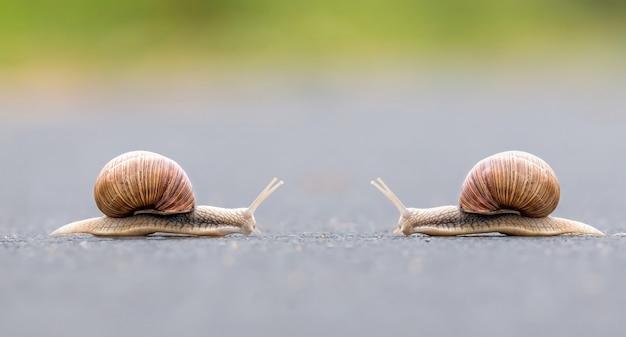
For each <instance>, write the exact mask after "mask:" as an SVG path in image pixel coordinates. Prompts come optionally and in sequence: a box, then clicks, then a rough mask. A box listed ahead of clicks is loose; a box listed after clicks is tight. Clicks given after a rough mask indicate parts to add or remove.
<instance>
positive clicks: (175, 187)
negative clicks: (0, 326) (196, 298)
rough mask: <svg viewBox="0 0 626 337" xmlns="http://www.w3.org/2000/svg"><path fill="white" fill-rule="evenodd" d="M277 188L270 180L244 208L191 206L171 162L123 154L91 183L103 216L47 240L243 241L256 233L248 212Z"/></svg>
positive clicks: (185, 183) (183, 177) (182, 177)
mask: <svg viewBox="0 0 626 337" xmlns="http://www.w3.org/2000/svg"><path fill="white" fill-rule="evenodd" d="M282 184H283V182H282V181H278V182H277V179H276V178H274V179H272V181H271V182H270V183H269V184H268V185H267V186H266V187H265V189H264V190H263V191H262V192H261V194H259V196H258V197H257V198H256V199H255V200H254V201H253V202H252V204H251V205H250V206H249V207H248V208H221V207H214V206H196V202H195V198H194V194H193V190H192V188H191V182H190V181H189V178H188V177H187V174H186V173H185V171H183V169H182V168H181V167H180V166H179V165H178V164H177V163H176V162H175V161H173V160H171V159H169V158H167V157H165V156H162V155H159V154H156V153H153V152H147V151H133V152H128V153H124V154H122V155H120V156H118V157H116V158H113V159H112V160H111V161H110V162H109V163H107V164H106V165H105V166H104V168H103V169H102V171H101V172H100V174H99V175H98V178H97V179H96V184H95V187H94V198H95V201H96V204H97V206H98V208H99V209H100V210H101V211H102V213H104V214H105V216H103V217H100V218H92V219H86V220H81V221H76V222H73V223H70V224H68V225H65V226H63V227H61V228H59V229H57V230H55V231H54V232H52V233H51V234H50V235H59V234H77V233H85V234H93V235H97V236H132V235H149V234H153V233H171V234H186V235H205V236H224V235H228V234H233V233H241V234H246V235H247V234H250V233H253V232H257V231H258V230H257V228H256V221H255V219H254V211H255V210H256V209H257V207H259V205H260V204H261V203H262V202H263V200H265V199H266V198H267V197H268V196H269V195H270V194H272V192H274V191H275V190H276V189H277V188H278V187H279V186H280V185H282Z"/></svg>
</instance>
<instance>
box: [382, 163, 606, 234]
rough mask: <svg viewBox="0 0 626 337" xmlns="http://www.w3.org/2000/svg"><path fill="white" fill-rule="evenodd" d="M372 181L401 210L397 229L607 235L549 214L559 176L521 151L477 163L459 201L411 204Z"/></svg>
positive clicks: (557, 194) (406, 231)
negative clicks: (428, 205) (423, 205)
mask: <svg viewBox="0 0 626 337" xmlns="http://www.w3.org/2000/svg"><path fill="white" fill-rule="evenodd" d="M371 183H372V185H374V187H376V188H377V189H378V190H380V191H381V192H382V193H383V194H384V195H385V196H386V197H387V198H388V199H389V200H391V202H392V203H393V204H394V205H395V206H396V207H397V208H398V210H399V211H400V214H401V215H400V220H399V222H398V228H397V229H396V230H395V231H394V233H396V234H400V233H403V234H404V235H411V234H414V233H421V234H427V235H467V234H482V233H501V234H506V235H524V236H549V235H561V234H590V235H599V236H602V235H604V234H603V233H602V232H601V231H599V230H597V229H596V228H594V227H592V226H590V225H587V224H584V223H582V222H578V221H574V220H568V219H563V218H556V217H552V216H550V213H551V212H552V211H553V210H554V209H555V208H556V206H557V204H558V202H559V197H560V186H559V182H558V180H557V178H556V175H555V174H554V171H553V170H552V168H550V166H549V165H548V164H547V163H546V162H545V161H543V160H542V159H541V158H539V157H537V156H534V155H532V154H530V153H526V152H522V151H507V152H501V153H497V154H495V155H492V156H489V157H487V158H485V159H483V160H481V161H480V162H478V163H477V164H476V165H475V166H474V167H473V168H472V170H471V171H470V172H469V173H468V175H467V177H466V178H465V182H464V183H463V186H462V188H461V195H460V198H459V205H458V206H442V207H434V208H424V209H420V208H407V207H405V206H404V204H402V202H401V201H400V199H398V197H397V196H396V195H395V194H394V193H393V192H392V191H391V189H390V188H389V187H388V186H387V185H386V184H385V183H384V182H383V180H382V179H380V178H378V179H377V180H376V181H373V180H372V181H371Z"/></svg>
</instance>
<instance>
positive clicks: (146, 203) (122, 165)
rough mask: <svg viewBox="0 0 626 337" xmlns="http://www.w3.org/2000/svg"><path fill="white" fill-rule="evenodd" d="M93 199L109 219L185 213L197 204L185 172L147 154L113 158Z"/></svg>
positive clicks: (155, 156) (137, 153) (168, 161)
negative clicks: (138, 214)
mask: <svg viewBox="0 0 626 337" xmlns="http://www.w3.org/2000/svg"><path fill="white" fill-rule="evenodd" d="M94 198H95V200H96V205H97V206H98V208H99V209H100V210H101V211H102V213H104V214H105V215H107V216H109V217H114V218H121V217H126V216H130V215H133V214H136V213H157V214H174V213H186V212H189V211H191V210H193V209H194V208H195V205H196V202H195V198H194V195H193V189H192V188H191V182H190V181H189V178H188V177H187V174H186V173H185V171H184V170H183V169H182V168H181V167H180V166H179V165H178V164H177V163H176V162H175V161H173V160H171V159H169V158H167V157H165V156H162V155H160V154H157V153H153V152H148V151H132V152H127V153H124V154H122V155H120V156H117V157H115V158H113V159H112V160H111V161H110V162H108V163H107V164H106V165H105V166H104V168H102V171H100V174H99V175H98V178H97V179H96V185H95V187H94Z"/></svg>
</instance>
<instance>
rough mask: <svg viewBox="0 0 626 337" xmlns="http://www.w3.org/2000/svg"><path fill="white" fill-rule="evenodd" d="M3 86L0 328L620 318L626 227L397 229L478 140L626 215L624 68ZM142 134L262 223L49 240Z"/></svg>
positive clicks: (172, 328) (208, 196) (610, 321)
mask: <svg viewBox="0 0 626 337" xmlns="http://www.w3.org/2000/svg"><path fill="white" fill-rule="evenodd" d="M2 89H3V90H2V91H1V92H0V121H1V125H0V154H1V155H2V158H3V160H2V166H1V167H0V173H1V174H2V176H3V177H4V178H5V179H4V180H5V181H4V183H3V184H2V186H0V335H2V336H44V335H46V336H69V335H76V336H112V335H118V336H122V335H126V336H131V335H132V336H136V335H152V336H167V335H174V334H176V335H179V334H180V335H182V334H186V335H204V336H205V335H209V336H225V335H248V334H254V335H262V336H278V335H303V336H307V335H308V336H313V335H323V336H326V335H346V336H374V335H383V334H385V335H400V334H410V335H424V336H427V335H450V334H457V335H476V336H478V335H480V336H502V335H537V334H541V335H569V336H589V335H598V336H599V335H604V336H608V335H623V330H624V328H623V316H624V308H625V307H624V303H626V290H625V289H626V288H625V287H624V286H623V285H624V282H625V281H626V268H624V267H625V266H626V241H625V240H626V237H619V236H612V235H609V236H606V237H602V238H596V237H554V238H518V237H505V236H497V235H487V236H478V237H457V238H439V237H434V238H429V237H426V236H411V237H402V236H394V235H392V234H391V231H392V230H393V229H394V228H395V223H396V221H397V219H398V216H399V215H398V214H397V210H396V209H395V207H394V206H393V205H392V204H391V203H390V202H389V201H388V200H386V199H385V198H384V197H383V196H382V195H381V194H380V193H379V192H378V191H377V190H376V189H374V188H373V187H372V186H371V185H370V184H369V181H370V180H371V179H372V178H375V177H378V176H380V177H382V178H384V179H385V181H386V182H387V183H388V184H389V185H390V187H391V188H392V189H393V190H394V191H395V192H396V194H397V195H398V196H399V197H400V198H401V199H402V201H403V202H404V203H405V204H406V205H407V206H413V207H432V206H439V205H446V204H455V203H456V202H457V197H458V193H459V187H460V185H461V182H462V181H463V179H464V177H465V175H466V173H467V171H468V170H469V169H470V168H471V167H472V166H473V165H474V163H475V162H477V161H478V160H479V159H481V158H483V157H485V156H487V155H490V154H493V153H495V152H499V151H504V150H510V149H518V150H525V151H528V152H532V153H534V154H536V155H538V156H540V157H542V158H543V159H545V160H546V161H547V162H548V163H549V164H550V165H551V166H552V167H553V169H554V170H555V171H556V173H557V175H558V177H559V180H560V182H561V194H562V197H561V203H560V205H559V207H558V208H557V210H556V211H555V213H554V214H555V215H557V216H561V217H567V218H571V219H576V220H579V221H583V222H586V223H589V224H591V225H593V226H595V227H597V228H599V229H600V230H602V231H604V232H605V233H607V234H613V233H618V232H625V231H626V224H625V223H624V221H623V220H622V218H623V212H622V209H623V200H624V196H623V191H625V190H626V179H624V178H623V173H624V172H626V160H624V158H623V157H624V156H623V154H624V153H625V152H626V151H625V150H626V142H625V141H624V138H625V134H626V113H625V111H626V95H625V94H624V93H625V92H626V72H625V71H623V70H621V69H620V70H619V71H614V70H611V71H605V72H595V71H588V72H582V71H567V70H564V69H560V70H554V69H551V70H546V69H542V70H541V71H540V70H536V69H535V70H533V71H509V70H507V69H502V70H498V71H496V70H493V69H492V70H491V71H480V70H475V71H453V70H450V71H448V72H443V71H434V70H431V71H424V70H420V71H418V70H407V69H403V70H402V71H399V70H391V71H389V72H385V71H381V72H375V71H372V72H371V73H367V74H359V73H356V72H354V73H353V72H349V71H348V72H344V73H341V72H339V73H335V74H331V73H318V74H314V73H312V72H311V73H298V74H292V75H285V74H281V75H275V74H274V75H273V74H256V76H252V75H249V76H242V77H235V78H227V77H218V78H203V77H202V76H195V77H190V78H187V77H181V78H175V79H168V80H167V81H160V82H159V81H156V83H155V82H148V81H145V82H142V81H137V82H131V81H129V82H111V83H99V84H90V85H85V86H80V87H69V88H68V87H61V88H54V89H55V90H54V91H53V92H52V93H50V92H49V91H47V90H44V89H41V88H26V89H25V88H13V87H12V86H11V85H9V84H5V85H4V86H2ZM136 149H145V150H151V151H155V152H159V153H162V154H164V155H167V156H169V157H171V158H173V159H175V160H176V161H177V162H178V163H179V164H181V166H182V167H183V168H184V169H185V170H186V171H187V173H188V175H189V176H190V179H191V181H192V183H193V184H194V189H195V191H196V198H197V199H198V203H200V204H209V205H216V206H223V207H241V206H247V205H248V204H249V203H250V202H251V201H252V199H253V198H254V197H255V196H256V195H257V194H258V192H259V191H260V190H261V189H262V188H263V187H264V186H265V185H266V183H267V182H268V181H269V179H270V178H271V177H273V176H277V177H279V178H280V179H283V180H284V181H285V185H284V186H282V187H281V188H280V189H279V190H278V191H276V192H275V193H274V194H273V195H272V196H271V197H270V198H269V199H268V200H266V201H265V203H264V204H263V205H261V207H260V208H259V209H258V211H257V214H256V218H257V222H258V225H259V228H260V229H261V230H262V231H263V233H262V234H261V235H258V236H249V237H244V236H230V237H226V238H188V237H148V238H126V239H110V238H97V237H92V236H87V235H76V236H67V237H49V236H48V235H47V233H49V232H50V231H52V230H54V229H55V228H57V227H59V226H61V225H64V224H66V223H68V222H70V221H74V220H78V219H83V218H87V217H93V216H98V215H99V214H100V213H99V211H98V210H97V208H96V206H95V204H94V202H93V198H92V188H93V180H94V179H95V176H96V175H97V174H98V172H99V170H100V168H101V167H102V166H103V165H104V164H105V163H106V162H107V161H108V160H109V159H111V158H113V157H114V156H116V155H118V154H120V153H122V152H125V151H129V150H136Z"/></svg>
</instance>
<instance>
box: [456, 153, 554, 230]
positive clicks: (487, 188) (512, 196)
mask: <svg viewBox="0 0 626 337" xmlns="http://www.w3.org/2000/svg"><path fill="white" fill-rule="evenodd" d="M559 197H560V186H559V181H558V179H557V177H556V174H555V173H554V171H553V170H552V168H551V167H550V166H549V165H548V164H547V163H546V162H545V161H543V160H542V159H541V158H539V157H537V156H535V155H532V154H530V153H527V152H522V151H507V152H501V153H497V154H494V155H492V156H489V157H487V158H485V159H483V160H481V161H479V162H478V163H477V164H476V165H475V166H474V167H473V168H472V170H470V172H469V173H468V175H467V177H466V178H465V181H464V182H463V186H462V188H461V195H460V197H459V207H460V208H461V209H462V210H463V211H465V212H468V213H479V214H499V213H517V214H521V215H523V216H527V217H536V218H540V217H545V216H548V215H549V214H550V213H552V211H554V209H555V208H556V207H557V205H558V203H559Z"/></svg>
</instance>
